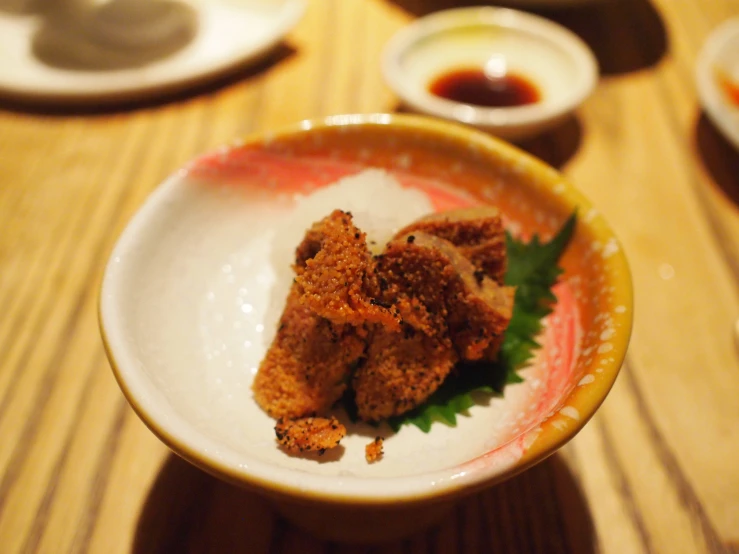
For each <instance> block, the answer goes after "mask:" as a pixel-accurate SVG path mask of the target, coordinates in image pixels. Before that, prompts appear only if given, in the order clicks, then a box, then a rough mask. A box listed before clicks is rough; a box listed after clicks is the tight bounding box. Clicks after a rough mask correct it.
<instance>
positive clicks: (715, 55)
mask: <svg viewBox="0 0 739 554" xmlns="http://www.w3.org/2000/svg"><path fill="white" fill-rule="evenodd" d="M737 52H739V17H734V18H732V19H728V20H726V21H725V22H724V23H722V24H721V25H719V26H718V27H717V28H716V29H715V30H714V31H713V32H712V33H711V35H710V36H709V37H708V40H706V43H705V44H704V45H703V48H702V49H701V52H700V54H699V56H698V62H697V64H696V83H697V87H698V96H699V98H700V101H701V104H702V105H703V109H704V110H705V111H706V114H707V115H708V117H709V118H710V119H711V122H712V123H713V124H714V125H715V126H716V128H717V129H719V131H720V132H721V133H722V134H723V135H724V137H726V139H727V140H728V141H729V142H730V143H731V144H733V145H734V148H736V149H737V150H739V57H737Z"/></svg>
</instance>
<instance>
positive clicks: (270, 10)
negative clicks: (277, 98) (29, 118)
mask: <svg viewBox="0 0 739 554" xmlns="http://www.w3.org/2000/svg"><path fill="white" fill-rule="evenodd" d="M16 3H17V2H16ZM183 3H184V4H186V5H188V6H190V7H191V8H193V10H194V12H195V15H196V17H197V30H196V34H195V36H194V38H193V39H192V40H191V41H190V42H189V43H188V44H187V45H186V46H185V47H184V48H182V49H181V50H179V51H176V52H175V53H173V54H172V55H170V56H167V57H164V58H162V59H159V60H157V61H154V62H151V63H147V64H145V65H140V66H138V67H132V68H126V69H62V68H59V67H52V66H50V65H48V64H45V63H43V62H41V61H40V60H39V59H38V57H37V56H36V55H35V54H34V53H33V50H32V40H33V37H34V34H35V33H36V31H37V30H38V29H39V28H40V26H41V25H42V23H43V21H42V18H41V17H40V16H37V15H18V14H8V13H3V12H0V54H1V55H2V64H0V95H3V96H6V97H11V98H14V99H20V100H23V101H27V102H37V103H54V104H76V105H80V104H82V105H84V104H90V105H100V104H109V103H115V102H120V101H131V100H139V99H143V98H147V97H150V96H157V95H161V94H163V93H170V92H173V91H176V90H178V89H181V88H184V87H187V86H191V85H193V84H197V83H200V82H203V81H205V80H207V79H210V78H213V77H215V76H217V75H219V74H222V73H224V72H226V71H227V70H229V69H232V68H234V67H236V66H240V65H245V64H248V63H251V62H254V61H256V60H258V59H259V58H260V57H261V56H263V55H264V54H266V53H267V52H268V51H269V50H270V49H271V48H273V47H274V46H275V45H276V44H277V43H278V42H279V41H280V40H281V39H282V38H283V37H284V35H285V34H286V33H288V32H289V31H290V30H291V29H292V28H293V26H294V25H295V24H296V23H297V22H298V20H299V19H300V17H301V16H302V14H303V11H304V9H305V0H190V1H186V2H183ZM191 11H192V10H191ZM123 28H124V27H119V29H118V30H120V29H123ZM156 31H157V29H156V28H154V29H152V32H156ZM104 32H105V33H107V35H106V37H108V38H109V37H110V36H111V34H110V32H109V31H107V30H106V31H104ZM70 36H71V37H72V39H70V40H73V38H74V35H73V34H71V33H70ZM127 39H128V38H127ZM80 48H84V47H83V46H82V47H80Z"/></svg>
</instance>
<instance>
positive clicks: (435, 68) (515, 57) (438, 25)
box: [382, 7, 598, 140]
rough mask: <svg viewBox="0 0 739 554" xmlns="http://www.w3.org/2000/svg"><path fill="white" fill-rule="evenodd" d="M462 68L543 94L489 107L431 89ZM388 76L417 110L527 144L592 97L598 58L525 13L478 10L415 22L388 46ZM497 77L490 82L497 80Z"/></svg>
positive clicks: (569, 34) (578, 42) (560, 28)
mask: <svg viewBox="0 0 739 554" xmlns="http://www.w3.org/2000/svg"><path fill="white" fill-rule="evenodd" d="M456 69H482V70H483V71H484V73H485V74H486V75H490V76H493V77H500V76H504V75H506V74H511V73H515V74H518V75H521V76H523V77H525V78H526V80H527V81H529V82H530V83H531V84H533V85H534V86H535V87H536V88H537V89H538V91H539V93H540V99H539V101H538V102H535V103H531V104H527V105H521V106H513V107H483V106H479V105H473V104H470V103H462V102H458V101H455V100H451V99H447V98H443V97H441V96H437V95H436V94H434V93H432V92H431V91H430V87H431V85H432V83H433V82H434V81H435V80H436V79H437V78H439V76H442V75H444V74H447V73H448V72H450V71H454V70H456ZM382 71H383V75H384V77H385V80H386V81H387V83H388V85H389V86H390V87H391V88H392V89H393V91H395V93H396V94H397V95H398V96H399V97H400V99H401V100H402V101H403V102H404V103H405V104H406V105H408V106H409V107H410V108H412V109H413V110H415V111H418V112H421V113H425V114H429V115H433V116H437V117H441V118H444V119H450V120H454V121H459V122H461V123H466V124H469V125H473V126H475V127H480V128H482V129H485V130H487V131H489V132H491V133H493V134H494V135H496V136H498V137H501V138H505V139H507V140H522V139H524V138H527V137H530V136H532V135H536V134H539V133H542V132H544V131H546V130H547V129H550V128H552V127H554V126H556V125H557V124H558V123H560V122H561V121H562V120H564V119H565V118H566V117H567V116H568V115H569V114H570V113H571V112H572V111H573V110H574V109H575V108H577V106H579V105H580V104H581V103H582V102H583V101H584V100H585V99H586V98H587V97H588V96H589V95H590V93H591V92H592V91H593V89H594V87H595V85H596V82H597V79H598V67H597V62H596V60H595V56H594V55H593V53H592V52H591V51H590V49H589V48H588V46H587V45H586V44H585V43H584V42H583V41H582V40H580V38H579V37H577V35H575V34H574V33H572V32H571V31H569V30H568V29H566V28H565V27H563V26H561V25H559V24H557V23H554V22H553V21H550V20H548V19H545V18H543V17H539V16H536V15H532V14H528V13H525V12H522V11H517V10H512V9H506V8H493V7H473V8H459V9H451V10H444V11H439V12H435V13H432V14H431V15H428V16H425V17H421V18H420V19H417V20H416V21H414V22H413V23H411V24H410V25H408V26H407V27H405V28H403V29H401V30H400V31H399V32H398V33H397V34H396V35H395V36H393V38H392V39H391V40H390V42H389V43H388V45H387V46H386V49H385V53H384V57H383V62H382ZM491 78H492V77H491Z"/></svg>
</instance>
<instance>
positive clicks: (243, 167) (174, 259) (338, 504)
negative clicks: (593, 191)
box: [100, 114, 632, 541]
mask: <svg viewBox="0 0 739 554" xmlns="http://www.w3.org/2000/svg"><path fill="white" fill-rule="evenodd" d="M370 166H371V167H379V168H384V169H386V170H388V171H389V172H391V173H392V174H393V175H394V176H395V177H397V178H398V180H399V181H400V182H401V184H403V185H404V186H405V187H412V188H417V189H420V190H423V191H424V192H426V193H427V194H428V195H429V196H430V198H431V199H432V202H433V205H434V208H435V209H437V210H439V209H445V208H449V207H454V206H460V205H469V204H476V203H493V204H495V205H497V206H499V208H500V209H501V210H502V211H503V213H504V214H505V217H506V223H507V225H508V227H509V229H511V230H512V232H514V233H518V234H520V235H522V236H530V235H532V234H533V233H538V234H540V235H542V236H544V237H548V236H550V235H551V234H552V233H553V232H554V231H556V229H558V228H559V226H560V225H561V224H562V223H563V222H564V220H565V219H566V218H567V216H568V215H569V214H570V213H571V212H572V211H573V210H577V211H578V213H579V216H580V219H579V224H578V227H577V230H576V234H575V236H574V239H573V241H572V244H571V246H570V248H569V249H568V251H567V253H566V254H565V256H564V259H563V265H564V268H565V274H564V276H563V278H562V280H561V282H560V283H559V284H558V285H557V288H556V294H557V297H558V299H559V302H558V304H557V308H556V310H555V312H554V313H553V314H552V315H551V316H550V317H549V318H548V320H547V323H546V326H545V331H544V333H543V335H542V337H541V342H542V344H543V345H544V346H543V348H542V349H541V350H540V351H539V353H538V355H537V357H536V359H535V360H534V362H533V363H532V365H531V367H529V368H527V369H526V370H524V371H523V372H522V374H523V375H524V377H525V379H526V380H525V383H523V384H521V385H514V386H509V387H507V388H506V391H505V395H504V397H503V398H493V399H488V400H486V401H483V402H481V405H479V406H475V407H473V408H472V409H471V410H470V413H469V415H468V416H466V417H465V416H463V417H460V418H459V422H458V426H457V427H456V428H450V427H447V426H445V425H443V424H440V423H437V424H435V425H434V426H433V428H432V430H431V432H430V433H428V434H423V433H421V432H420V431H419V430H417V429H415V428H412V427H404V428H403V429H401V431H400V432H399V433H398V434H397V435H392V433H391V432H390V431H389V429H380V430H379V431H378V430H377V429H374V428H367V427H366V426H361V425H357V426H354V427H352V428H351V429H350V432H351V433H352V434H351V436H348V437H347V439H345V441H343V443H342V444H343V445H344V450H343V451H340V452H338V453H334V454H332V455H329V454H327V455H326V457H325V458H324V459H308V460H306V459H300V458H291V457H289V456H287V455H285V454H284V453H283V452H281V451H280V450H279V449H277V447H276V445H275V442H274V438H273V431H272V426H273V422H272V420H270V419H269V418H268V417H267V416H266V415H264V414H263V413H262V412H261V411H260V410H259V409H258V408H257V407H256V405H255V403H254V401H253V399H252V397H251V393H250V389H249V385H250V383H251V379H252V378H253V373H254V371H255V370H256V366H257V365H258V362H259V359H261V355H262V354H263V352H264V349H265V348H266V346H267V345H268V342H269V336H268V329H265V325H264V323H263V321H264V320H263V316H264V315H265V313H266V311H268V310H269V309H274V306H272V307H271V308H270V304H269V299H268V297H269V292H270V290H271V289H270V287H272V285H273V282H274V280H275V279H277V277H275V275H274V271H273V270H272V269H271V268H270V267H269V264H268V261H269V256H268V254H265V253H264V252H263V250H264V248H265V246H264V245H265V244H266V243H267V242H268V238H269V229H270V225H274V224H273V222H274V221H278V220H279V218H280V217H285V214H289V210H290V205H291V202H292V197H293V195H294V194H295V193H296V192H300V193H305V192H308V191H310V190H313V189H316V188H318V187H321V186H322V185H325V184H327V183H330V182H333V181H335V180H336V179H338V178H340V177H343V176H346V175H351V174H353V173H356V172H357V171H359V170H361V169H364V168H366V167H370ZM288 216H289V215H288ZM260 237H261V238H260ZM260 287H261V288H260ZM631 295H632V290H631V280H630V275H629V270H628V266H627V263H626V259H625V257H624V255H623V252H622V251H621V249H620V246H619V244H618V242H617V240H616V238H615V237H614V236H613V234H612V232H611V230H610V229H609V227H608V225H607V224H606V222H605V221H604V220H603V218H602V217H601V216H600V215H599V214H598V212H597V211H596V210H595V209H594V208H593V207H592V206H591V205H590V204H589V203H588V202H587V200H585V199H584V198H583V197H582V196H581V195H580V194H579V193H578V192H577V191H576V190H575V189H574V188H573V187H572V186H571V185H570V184H569V183H567V182H566V181H565V180H564V179H563V177H562V176H561V175H560V174H559V173H558V172H556V171H555V170H553V169H551V168H550V167H548V166H546V165H544V164H542V163H541V162H539V161H537V160H535V159H533V158H531V157H530V156H528V155H526V154H524V153H522V152H520V151H519V150H517V149H514V148H513V147H511V146H509V145H506V144H505V143H502V142H500V141H498V140H495V139H493V138H491V137H490V136H488V135H485V134H482V133H479V132H476V131H473V130H470V129H467V128H464V127H461V126H458V125H454V124H448V123H443V122H438V121H433V120H429V119H425V118H418V117H412V116H390V115H384V114H383V115H369V116H336V117H332V118H328V119H326V120H323V121H313V122H303V123H301V124H300V125H299V126H297V127H294V128H291V129H288V130H285V131H282V132H278V133H270V134H268V135H261V136H258V137H252V138H248V139H246V140H244V141H243V142H241V143H239V144H237V145H234V146H231V147H228V148H224V149H222V150H221V151H219V152H215V153H213V154H210V155H207V156H204V157H202V158H200V159H198V160H195V161H194V162H193V163H192V164H190V165H189V166H188V167H187V168H185V169H183V170H182V171H180V172H178V173H177V174H175V175H173V176H172V177H171V178H170V179H169V180H168V181H167V182H165V183H164V184H163V185H162V186H161V187H160V188H159V189H158V190H157V191H156V192H155V193H154V194H153V195H152V197H151V198H150V199H149V200H148V201H147V202H146V204H145V205H144V207H143V208H142V209H141V211H140V212H139V213H138V214H137V215H136V216H135V217H134V219H133V220H132V221H131V223H130V224H129V226H128V228H127V229H126V230H125V232H124V233H123V235H122V237H121V239H120V241H119V243H118V245H117V246H116V248H115V250H114V252H113V254H112V256H111V261H110V263H109V266H108V268H107V271H106V275H105V278H104V281H103V285H102V291H101V302H100V317H101V328H102V332H103V337H104V339H105V343H106V348H107V351H108V354H109V358H110V361H111V365H112V366H113V368H114V373H115V375H116V378H117V379H118V382H119V384H120V386H121V388H122V390H123V391H124V394H125V395H126V397H127V398H128V400H129V402H130V403H131V405H132V406H133V407H134V409H135V410H136V411H137V413H138V414H139V416H140V417H141V418H142V419H143V421H144V422H145V423H146V424H147V425H148V426H149V427H150V428H151V429H152V431H153V432H154V433H155V434H156V435H157V436H159V437H160V438H161V439H162V440H163V441H164V442H165V443H166V444H168V445H169V446H170V447H171V448H172V449H173V450H174V451H175V452H177V453H179V454H180V455H181V456H183V457H184V458H186V459H188V460H190V461H191V462H192V463H194V464H196V465H198V466H199V467H201V468H203V469H205V470H206V471H208V472H210V473H212V474H214V475H217V476H219V477H221V478H223V479H226V480H228V481H230V482H233V483H236V484H239V485H243V486H248V487H251V488H254V489H256V490H258V491H260V492H262V493H265V494H267V495H269V496H271V497H272V498H274V499H275V500H276V501H277V502H278V507H280V509H282V510H283V512H284V513H285V514H286V515H288V516H289V517H291V518H292V519H294V520H295V521H296V522H297V523H298V524H299V525H302V526H304V527H305V528H307V529H309V530H311V531H313V532H316V533H319V534H321V535H323V536H326V537H329V538H334V539H338V540H354V541H366V540H386V539H390V538H395V537H398V536H401V535H403V534H406V533H409V532H412V531H414V530H415V529H417V528H418V527H419V526H422V525H426V524H428V523H430V522H431V521H433V520H434V518H436V517H440V515H442V514H443V511H444V508H445V507H446V506H447V505H448V504H449V503H450V502H451V501H453V500H455V499H458V498H462V497H464V495H466V494H469V493H471V492H472V491H475V490H478V489H480V488H482V487H486V486H490V485H492V484H494V483H496V482H499V481H501V480H503V479H506V478H508V477H510V476H512V475H514V474H515V473H518V472H520V471H522V470H523V469H525V468H527V467H529V466H530V465H532V464H535V463H536V462H538V461H541V460H542V459H544V458H545V457H546V456H548V455H550V454H551V453H553V452H554V451H555V450H556V449H557V448H559V447H560V446H561V445H563V444H564V443H565V442H567V441H568V440H569V439H571V438H572V437H573V436H574V435H575V434H576V433H577V431H578V430H579V429H580V428H581V427H582V426H583V425H584V424H585V423H586V422H587V420H588V419H589V418H590V417H591V416H592V415H593V413H594V412H595V410H596V409H597V408H598V406H599V405H600V403H601V402H602V401H603V399H604V398H605V396H606V394H607V393H608V391H609V390H610V388H611V386H612V384H613V382H614V380H615V378H616V376H617V374H618V370H619V368H620V365H621V362H622V360H623V357H624V355H625V351H626V346H627V344H628V340H629V336H630V331H631V321H632V297H631ZM219 302H221V304H219ZM260 318H262V319H260ZM187 383H191V384H192V385H187ZM193 383H194V384H193ZM377 433H380V434H384V436H386V437H387V438H386V441H385V445H386V446H385V459H384V460H383V461H382V462H380V463H378V464H373V465H368V464H366V463H365V462H364V460H363V445H364V444H366V443H367V442H368V441H369V439H368V437H370V436H374V434H377ZM336 517H341V520H335V522H334V523H333V524H330V525H327V523H326V522H327V521H332V520H331V518H336ZM368 521H372V522H373V524H372V525H367V524H366V523H367V522H368ZM341 522H343V523H341ZM363 522H364V523H363Z"/></svg>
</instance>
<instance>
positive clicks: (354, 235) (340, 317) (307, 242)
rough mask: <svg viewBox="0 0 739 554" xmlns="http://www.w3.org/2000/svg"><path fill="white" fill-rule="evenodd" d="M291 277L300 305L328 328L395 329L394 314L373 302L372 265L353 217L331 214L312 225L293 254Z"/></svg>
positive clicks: (396, 314) (375, 289)
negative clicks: (327, 323) (375, 326)
mask: <svg viewBox="0 0 739 554" xmlns="http://www.w3.org/2000/svg"><path fill="white" fill-rule="evenodd" d="M295 272H296V273H297V277H296V279H295V281H296V283H297V284H298V286H299V287H300V291H301V292H302V296H301V302H303V304H305V306H307V307H308V308H309V309H310V310H311V311H312V312H314V313H315V314H317V315H319V316H321V317H325V318H326V319H328V320H330V321H331V322H332V323H337V324H349V325H364V324H365V323H380V324H382V325H386V326H389V327H390V328H394V329H397V328H398V327H399V323H400V314H399V312H398V310H397V308H392V307H390V306H383V305H382V304H381V303H378V302H377V295H378V293H379V283H378V281H377V277H376V275H375V271H374V260H373V258H372V255H371V254H370V252H369V249H368V248H367V239H366V235H365V233H363V232H362V231H360V230H359V229H358V228H357V227H355V226H354V224H353V223H352V216H351V214H349V213H346V212H342V211H341V210H334V211H333V212H332V213H331V215H329V216H328V217H325V218H324V219H322V220H321V221H319V222H318V223H316V224H314V225H313V227H312V228H311V229H310V230H309V231H308V233H307V234H306V237H305V239H304V240H303V242H302V243H301V244H300V245H299V246H298V248H297V251H296V264H295Z"/></svg>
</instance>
